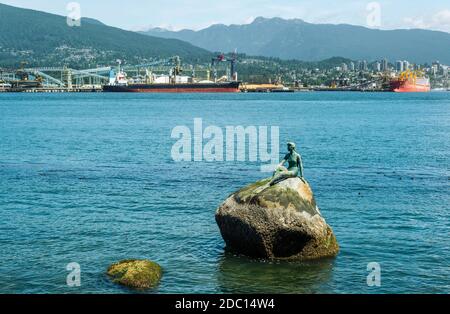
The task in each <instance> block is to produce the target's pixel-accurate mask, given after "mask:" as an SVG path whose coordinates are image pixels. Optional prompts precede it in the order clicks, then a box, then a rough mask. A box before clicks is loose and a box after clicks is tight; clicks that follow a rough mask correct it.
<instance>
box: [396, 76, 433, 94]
mask: <svg viewBox="0 0 450 314" xmlns="http://www.w3.org/2000/svg"><path fill="white" fill-rule="evenodd" d="M390 90H391V91H393V92H396V93H426V92H429V91H430V90H431V86H430V79H429V78H427V77H425V76H423V75H421V74H420V73H417V72H412V71H405V72H403V73H401V74H400V76H399V77H398V78H396V79H394V80H392V81H391V82H390Z"/></svg>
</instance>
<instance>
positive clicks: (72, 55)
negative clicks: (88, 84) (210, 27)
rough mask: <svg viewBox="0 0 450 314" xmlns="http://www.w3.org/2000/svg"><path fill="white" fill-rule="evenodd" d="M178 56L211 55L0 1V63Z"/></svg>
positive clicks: (80, 63)
mask: <svg viewBox="0 0 450 314" xmlns="http://www.w3.org/2000/svg"><path fill="white" fill-rule="evenodd" d="M174 55H179V56H180V57H181V58H183V60H190V61H195V60H208V58H210V56H211V53H210V52H209V51H207V50H205V49H202V48H198V47H195V46H193V45H192V44H189V43H187V42H184V41H181V40H177V39H164V38H160V37H152V36H145V35H142V34H138V33H136V32H130V31H125V30H122V29H119V28H115V27H110V26H107V25H104V24H103V23H101V22H100V21H97V20H95V19H89V18H83V19H82V20H81V26H80V27H69V26H68V25H67V19H66V17H64V16H59V15H54V14H49V13H44V12H40V11H34V10H29V9H22V8H16V7H12V6H8V5H4V4H0V66H4V67H5V66H17V65H18V64H19V63H20V62H21V61H27V62H28V64H29V65H30V66H49V65H63V64H66V65H69V66H71V67H75V68H80V67H85V68H86V67H95V66H97V65H98V64H114V63H115V62H116V60H117V59H122V60H126V61H127V62H128V63H134V64H139V63H145V62H147V61H150V60H152V58H169V57H172V56H174Z"/></svg>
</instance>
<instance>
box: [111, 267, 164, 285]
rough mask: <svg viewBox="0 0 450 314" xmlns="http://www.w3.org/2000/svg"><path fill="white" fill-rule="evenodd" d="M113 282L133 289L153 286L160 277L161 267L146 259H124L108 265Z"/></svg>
mask: <svg viewBox="0 0 450 314" xmlns="http://www.w3.org/2000/svg"><path fill="white" fill-rule="evenodd" d="M106 273H107V274H108V276H109V277H111V279H112V280H113V282H115V283H117V284H120V285H123V286H126V287H129V288H135V289H148V288H154V287H156V286H157V285H158V284H159V281H160V280H161V277H162V268H161V266H159V265H158V264H157V263H155V262H152V261H148V260H124V261H121V262H118V263H115V264H113V265H111V266H109V267H108V270H107V272H106Z"/></svg>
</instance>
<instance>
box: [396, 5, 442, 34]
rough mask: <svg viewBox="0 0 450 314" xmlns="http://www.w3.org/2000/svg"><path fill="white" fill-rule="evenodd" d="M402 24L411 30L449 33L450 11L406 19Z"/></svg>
mask: <svg viewBox="0 0 450 314" xmlns="http://www.w3.org/2000/svg"><path fill="white" fill-rule="evenodd" d="M403 22H404V23H405V24H406V26H408V27H412V28H423V29H434V30H440V31H444V32H449V33H450V10H442V11H439V12H437V13H435V14H433V15H431V16H417V17H406V18H404V19H403Z"/></svg>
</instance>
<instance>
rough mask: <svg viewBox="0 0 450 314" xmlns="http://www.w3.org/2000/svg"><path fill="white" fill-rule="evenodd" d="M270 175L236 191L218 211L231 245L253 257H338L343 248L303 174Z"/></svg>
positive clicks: (219, 219)
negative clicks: (275, 177) (278, 178)
mask: <svg viewBox="0 0 450 314" xmlns="http://www.w3.org/2000/svg"><path fill="white" fill-rule="evenodd" d="M270 180H271V179H270V178H269V179H265V180H262V181H258V182H256V183H253V184H251V185H249V186H247V187H245V188H243V189H241V190H239V191H237V192H236V193H234V194H232V195H231V196H230V197H229V198H228V199H227V200H226V201H225V202H224V203H223V204H222V205H221V206H220V207H219V209H218V210H217V212H216V221H217V224H218V225H219V228H220V232H221V233H222V237H223V239H224V240H225V243H226V245H227V248H229V249H231V250H232V251H235V252H237V253H241V254H244V255H247V256H251V257H260V258H269V259H290V260H307V259H315V258H321V257H332V256H336V255H337V254H338V252H339V246H338V243H337V241H336V237H335V236H334V234H333V231H332V229H331V228H330V226H329V225H327V223H326V222H325V219H324V218H323V217H322V215H321V213H320V211H319V208H318V207H317V205H316V201H315V199H314V196H313V193H312V191H311V188H310V187H309V185H308V184H307V183H304V182H303V181H302V180H301V179H300V178H290V179H287V180H285V181H282V182H280V183H278V184H276V185H274V186H270V185H269V182H270Z"/></svg>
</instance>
